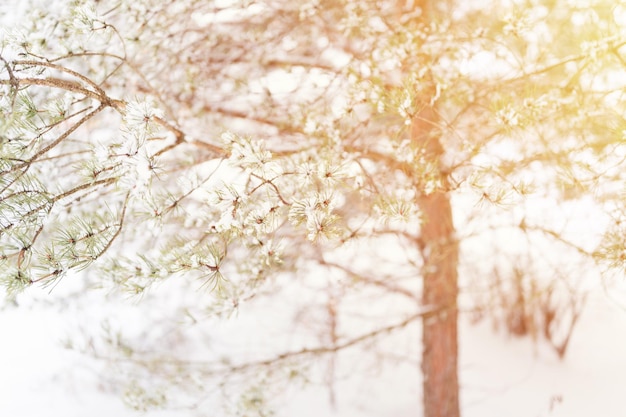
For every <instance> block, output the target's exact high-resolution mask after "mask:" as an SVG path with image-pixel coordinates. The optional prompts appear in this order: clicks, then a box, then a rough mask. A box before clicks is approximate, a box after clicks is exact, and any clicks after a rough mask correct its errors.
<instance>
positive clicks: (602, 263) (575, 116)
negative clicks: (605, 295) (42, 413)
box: [0, 0, 626, 417]
mask: <svg viewBox="0 0 626 417" xmlns="http://www.w3.org/2000/svg"><path fill="white" fill-rule="evenodd" d="M36 3H37V2H33V4H32V5H31V6H29V7H27V10H28V13H27V16H26V17H24V18H22V19H20V20H19V22H18V24H16V25H15V27H13V28H12V29H11V30H9V31H7V33H6V34H5V35H4V38H3V43H2V50H1V53H0V57H1V62H2V70H1V73H0V77H1V78H0V86H1V91H2V96H1V97H0V109H1V111H2V119H0V123H1V125H0V131H1V135H2V147H1V151H0V152H1V155H0V227H1V232H0V245H2V248H1V253H2V257H1V262H2V265H1V268H2V272H1V273H0V274H1V275H0V279H1V280H2V282H3V284H4V286H5V287H6V288H7V291H8V294H9V295H10V296H17V294H18V293H19V292H20V291H22V290H24V289H25V288H27V287H28V286H30V285H32V284H43V285H50V286H55V285H57V284H58V283H59V281H60V280H61V279H62V278H63V277H65V276H67V275H70V276H69V277H68V280H71V279H78V278H77V277H79V276H80V277H84V278H82V279H84V280H85V282H86V283H88V286H89V287H93V286H105V287H106V288H109V289H114V290H116V291H117V290H121V291H124V292H127V293H130V294H135V295H139V296H141V297H142V302H143V303H144V304H145V306H146V309H147V311H150V309H153V308H157V307H156V306H161V307H163V306H164V305H166V304H167V305H170V303H171V304H172V305H173V307H171V309H170V310H167V311H168V312H170V313H171V314H172V315H173V316H175V317H178V319H177V320H178V321H177V320H173V321H172V322H171V323H169V325H168V324H166V322H164V321H163V320H162V318H155V319H154V322H150V324H146V325H145V326H144V328H143V330H141V331H140V332H139V333H140V336H137V337H136V338H135V339H132V338H131V340H127V339H125V338H124V337H123V336H122V335H121V334H118V333H117V332H116V331H115V330H114V329H109V330H110V331H108V330H107V332H106V334H107V337H106V338H105V339H104V341H103V342H102V343H103V344H99V343H96V342H94V341H93V340H92V341H90V342H89V343H87V344H86V346H88V347H89V351H90V353H91V354H93V355H96V356H98V357H102V358H103V359H107V360H109V361H112V362H114V363H116V364H117V365H118V366H119V367H120V369H122V370H123V371H124V372H122V374H123V375H127V376H126V380H127V385H126V386H127V387H128V389H127V390H126V391H125V396H126V399H127V401H128V403H129V404H130V405H132V406H134V407H136V408H139V409H146V408H150V407H161V406H175V405H177V404H178V403H179V402H180V403H183V404H186V405H188V406H189V404H192V405H191V406H193V407H196V408H201V407H204V406H205V405H204V404H205V403H204V401H205V400H204V399H205V398H206V397H207V395H208V394H207V386H209V385H211V384H213V383H214V384H215V385H214V386H216V387H219V390H218V391H219V393H220V394H219V395H218V396H237V398H239V402H238V403H237V405H236V406H232V407H230V408H228V407H229V406H225V407H226V408H227V409H228V412H232V413H238V412H239V413H243V412H244V411H242V410H248V411H247V412H251V411H250V410H257V412H258V414H259V415H266V414H264V413H266V412H267V409H266V408H267V407H269V405H268V404H267V403H266V399H267V398H269V399H271V398H272V396H274V395H278V394H276V393H275V391H274V390H275V389H276V388H275V387H280V386H281V384H284V383H285V381H292V380H293V379H294V378H295V379H298V380H300V381H306V380H308V379H309V378H312V375H316V372H320V369H325V371H324V372H323V373H324V376H323V377H322V379H323V380H324V381H325V382H326V383H327V384H328V387H329V393H330V394H329V398H330V401H331V402H334V401H335V400H336V399H335V390H334V389H333V384H334V382H335V381H336V380H337V378H339V376H338V374H341V373H342V372H343V373H345V372H346V371H345V369H346V368H345V367H342V366H343V365H341V364H342V363H350V360H349V355H350V354H351V353H350V352H352V351H354V350H358V351H359V352H361V353H362V354H363V355H365V356H367V357H369V358H370V359H369V360H370V361H371V362H367V363H368V364H369V365H364V366H365V368H366V369H367V367H368V366H372V364H380V363H384V361H385V360H398V358H399V357H403V358H405V359H404V360H406V361H407V363H411V361H412V360H415V359H417V357H421V360H420V363H421V369H422V372H423V384H422V385H423V391H422V395H423V404H424V415H425V416H426V417H439V416H442V417H443V416H445V417H455V416H458V415H459V414H460V410H459V384H458V369H457V368H458V365H457V355H458V340H457V339H458V336H457V320H458V315H459V313H462V314H463V313H467V314H468V316H469V317H471V318H475V319H480V318H482V317H490V318H491V320H493V322H494V324H495V325H496V326H500V327H502V326H503V327H504V328H505V329H507V330H508V331H509V332H510V333H512V334H516V335H530V336H532V337H534V338H537V339H539V338H544V339H546V340H547V342H548V343H549V344H550V345H552V346H553V347H554V349H555V351H556V353H557V354H558V355H559V356H563V355H564V354H565V352H566V349H567V343H568V341H569V336H570V335H571V331H572V329H573V328H574V326H575V324H576V321H577V318H578V316H579V315H580V312H581V309H582V304H583V301H584V294H582V293H581V291H580V288H582V284H581V283H582V282H583V281H584V279H585V277H586V276H587V275H588V273H590V274H592V275H593V274H597V273H599V272H603V273H605V274H608V275H610V274H615V273H617V274H621V273H623V269H624V259H625V256H626V255H625V253H626V252H625V251H624V245H623V241H624V225H623V223H624V210H625V207H624V198H623V196H624V189H623V180H624V178H623V176H624V174H623V172H624V169H623V168H624V158H625V152H624V151H625V147H624V131H625V130H624V129H625V127H624V120H623V108H622V107H623V105H622V94H623V92H622V90H623V87H624V77H623V74H624V64H625V63H624V59H626V58H624V56H623V55H624V44H625V43H626V38H625V28H624V26H625V25H626V23H625V22H626V9H624V7H623V6H620V5H615V4H613V3H612V2H609V1H589V2H586V3H585V4H584V6H583V5H581V4H580V3H579V2H570V1H565V0H559V1H551V2H548V1H546V2H537V1H522V2H502V3H497V5H496V4H490V5H485V4H482V3H480V2H469V3H467V2H454V1H451V0H450V1H439V2H429V1H427V0H421V1H410V0H407V1H404V2H403V1H398V0H396V1H374V0H371V1H370V0H366V1H359V2H352V1H347V0H346V1H325V0H315V1H300V2H286V1H279V0H276V1H244V2H239V1H208V2H207V1H195V0H179V1H174V2H167V3H166V2H161V1H156V0H153V1H150V0H142V1H106V2H99V1H94V2H90V1H63V0H59V1H57V2H56V3H55V7H45V8H38V7H37V4H36ZM581 204H587V205H588V206H592V207H593V208H594V210H595V211H594V212H595V213H598V219H594V220H597V222H592V221H589V222H586V223H585V224H580V222H579V223H576V224H573V225H572V224H570V223H568V219H570V218H572V217H571V216H573V215H574V214H573V213H574V212H575V211H576V207H580V205H581ZM453 217H454V220H453ZM81 270H85V271H87V272H86V273H84V274H83V275H76V274H73V273H72V271H81ZM583 272H584V273H583ZM459 277H460V279H459ZM156 283H163V284H162V286H161V287H160V288H159V286H155V285H154V284H156ZM164 289H165V290H164ZM164 298H165V299H167V300H168V301H167V302H166V303H165V304H164ZM267 303H271V304H269V305H268V304H267ZM264 306H265V307H264ZM244 311H249V312H264V313H263V315H261V314H260V313H252V314H257V316H256V317H255V320H257V321H258V326H259V328H262V329H263V330H262V332H263V333H265V332H269V331H270V329H274V330H273V333H272V335H271V337H270V335H269V333H268V334H267V335H266V336H267V337H265V336H263V337H261V341H263V340H264V339H265V340H267V343H265V344H263V343H261V342H260V341H258V340H255V342H253V343H252V342H249V343H250V344H251V345H252V344H253V345H254V346H250V349H244V345H245V343H243V344H242V345H238V349H237V350H236V351H233V350H230V351H220V349H219V348H217V347H212V348H210V349H209V348H207V349H205V350H203V349H199V347H202V346H204V347H206V346H208V345H211V344H213V345H214V344H215V342H214V339H215V332H216V331H215V326H216V324H215V323H216V321H219V320H220V319H221V320H224V319H225V318H227V317H231V320H235V319H233V318H232V316H233V313H237V314H238V313H240V312H241V313H242V315H243V314H244V313H243V312H244ZM168 314H169V313H168ZM183 318H184V319H185V320H186V322H185V324H184V325H181V324H180V323H181V321H180V320H183ZM144 319H145V318H144ZM145 320H147V319H145ZM168 326H169V327H168ZM294 329H297V331H295V330H294ZM246 331H247V330H246ZM241 332H244V330H241ZM417 334H421V343H420V342H419V340H418V339H416V338H415V335H417ZM224 337H225V338H228V337H229V336H227V335H224ZM250 337H252V336H250ZM270 339H271V340H270ZM213 345H212V346H213ZM398 346H403V347H402V348H398ZM111 348H112V349H111ZM419 350H421V355H420V353H419ZM399 351H402V354H400V353H398V352H399ZM209 352H210V353H209ZM346 352H347V353H346ZM342 355H344V356H342ZM412 356H417V357H412ZM381 360H382V362H381ZM317 362H320V363H321V365H315V364H316V363H317ZM131 374H132V375H134V377H133V378H131V377H130V376H128V375H131ZM128 381H130V382H128ZM180 381H185V382H184V383H181V382H180ZM209 381H213V382H209ZM215 381H219V382H215ZM234 387H237V388H234ZM270 387H274V388H270ZM228 404H231V403H228ZM233 407H234V408H233Z"/></svg>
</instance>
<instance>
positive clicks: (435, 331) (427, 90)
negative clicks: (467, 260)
mask: <svg viewBox="0 0 626 417" xmlns="http://www.w3.org/2000/svg"><path fill="white" fill-rule="evenodd" d="M430 1H431V0H417V1H416V2H414V3H413V6H414V7H419V8H421V13H420V14H419V16H420V17H419V18H420V20H422V23H423V22H425V21H426V20H427V19H429V17H430V13H429V6H432V4H431V3H430ZM420 91H421V92H420V94H419V96H418V97H416V100H415V102H416V103H415V104H416V108H415V114H414V116H413V118H412V122H411V140H412V141H413V144H414V145H415V146H417V147H418V148H419V149H420V151H421V152H422V155H423V156H424V160H425V161H426V162H427V163H428V164H429V165H430V166H431V167H432V168H433V169H434V170H435V175H436V176H437V177H438V180H439V183H440V184H439V187H438V188H437V189H436V190H435V191H434V192H431V193H427V192H423V190H418V197H417V204H418V206H419V208H420V211H421V213H422V216H423V224H422V225H421V230H420V238H421V240H420V241H421V242H420V249H421V251H422V257H423V259H424V271H423V288H422V303H423V305H424V306H429V307H433V308H434V309H435V310H434V311H435V312H434V313H433V314H429V315H427V316H425V317H424V320H423V330H422V332H423V333H422V346H423V351H422V373H423V377H424V382H423V396H424V398H423V403H424V416H425V417H459V416H460V408H459V379H458V369H457V368H458V364H457V361H458V328H457V317H458V310H457V306H456V303H457V296H458V271H457V265H458V258H459V246H458V242H457V240H456V236H455V228H454V222H453V217H452V207H451V204H450V196H449V194H448V192H447V189H448V179H447V172H446V167H445V166H444V165H443V163H442V156H443V154H444V149H443V146H442V144H441V130H440V128H439V126H440V120H439V116H438V113H437V111H436V109H435V107H434V106H435V104H434V103H433V97H434V95H435V85H434V82H433V80H432V78H428V77H427V79H426V80H424V82H423V83H422V85H421V86H420ZM418 176H419V174H418ZM418 184H419V181H418Z"/></svg>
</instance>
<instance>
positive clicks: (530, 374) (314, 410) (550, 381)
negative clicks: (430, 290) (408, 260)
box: [0, 288, 626, 417]
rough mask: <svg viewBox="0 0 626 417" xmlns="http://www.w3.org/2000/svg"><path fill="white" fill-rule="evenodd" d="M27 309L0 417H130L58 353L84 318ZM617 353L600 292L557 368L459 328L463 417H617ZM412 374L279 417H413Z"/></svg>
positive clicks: (526, 343)
mask: <svg viewBox="0 0 626 417" xmlns="http://www.w3.org/2000/svg"><path fill="white" fill-rule="evenodd" d="M619 292H620V290H616V289H613V291H611V292H610V294H611V296H612V297H613V296H615V295H618V294H619ZM41 296H42V295H41V294H39V295H38V296H37V298H40V297H41ZM28 304H29V302H28V301H27V300H23V301H22V306H20V307H19V308H14V307H10V306H9V307H7V308H5V309H4V310H3V311H2V312H1V313H0V334H2V335H3V340H2V344H1V349H0V370H1V372H0V393H1V395H0V415H2V416H11V417H36V416H42V415H46V416H50V417H54V416H64V417H73V416H76V417H78V416H84V415H91V416H94V417H98V416H111V415H115V416H134V415H136V414H134V413H133V412H131V411H130V410H128V409H126V408H125V407H124V405H123V403H122V401H121V400H120V399H119V398H118V397H116V396H114V395H112V394H109V393H107V392H106V390H105V392H103V391H101V390H100V388H103V387H101V386H100V387H99V385H98V384H99V379H98V373H99V370H101V366H102V365H101V364H99V363H97V362H96V361H94V360H92V359H90V358H87V357H84V356H81V355H80V354H76V353H74V352H71V351H68V350H66V349H64V348H63V344H62V339H63V338H64V336H65V335H66V334H67V332H68V331H71V330H72V329H75V328H76V327H75V325H76V323H78V322H80V321H81V320H80V317H78V316H79V315H81V314H89V313H88V312H79V311H75V310H72V309H66V310H63V311H60V310H59V309H58V308H57V307H53V306H52V305H41V304H40V305H35V306H32V307H28ZM94 308H95V309H98V308H104V307H98V306H95V307H94ZM83 318H84V317H83ZM624 352H626V310H624V309H623V308H622V306H621V305H620V304H619V303H618V302H617V301H615V300H614V299H612V298H611V299H609V298H608V296H607V294H606V293H605V292H604V291H603V290H602V289H600V288H598V289H597V290H595V291H593V292H592V294H591V296H590V297H589V300H588V303H587V308H586V310H585V312H584V314H583V316H582V318H581V321H580V324H579V327H578V328H577V330H576V332H575V334H574V336H573V339H572V342H571V346H570V350H569V352H568V354H567V356H566V358H565V360H563V361H561V360H559V359H558V358H557V357H556V355H555V354H554V353H553V352H552V351H550V350H548V349H547V348H546V346H545V345H542V344H534V343H533V342H532V341H531V340H530V339H528V338H525V339H516V338H511V337H508V336H504V335H502V334H496V333H494V332H493V331H492V329H491V327H490V325H489V324H487V323H483V324H480V325H470V324H468V323H467V322H464V323H463V324H462V327H461V362H460V363H461V365H460V366H461V381H462V387H463V388H462V403H463V415H464V416H465V417H499V416H507V417H518V416H519V417H547V416H554V417H558V416H562V417H587V416H590V415H601V416H603V417H613V416H614V417H620V416H623V415H624V414H623V413H624V411H623V410H624V408H623V401H622V400H623V390H624V386H625V383H626V355H625V354H624ZM416 374H417V372H416V370H415V369H412V368H411V365H403V366H401V367H399V368H397V369H388V370H387V371H386V372H385V373H384V374H382V375H381V376H380V377H378V378H377V379H375V380H374V382H373V383H372V382H371V381H370V382H368V383H366V384H364V383H360V382H359V381H358V380H356V381H355V380H353V381H350V382H348V383H340V384H339V386H338V387H339V390H338V393H337V394H338V396H339V403H340V404H341V405H340V407H339V409H338V410H337V411H336V412H335V413H332V411H331V410H329V409H327V406H325V405H323V404H326V402H327V398H328V392H327V390H326V389H325V388H322V387H319V388H312V389H311V390H309V391H306V392H304V393H302V394H293V395H290V396H289V397H288V401H287V402H286V403H285V404H284V407H282V408H281V409H280V410H278V411H279V415H280V416H284V417H290V416H299V417H307V416H311V417H312V416H319V415H331V413H332V414H334V415H337V416H341V417H357V416H378V417H383V416H389V417H391V416H399V417H403V416H406V417H408V416H415V415H416V414H415V410H416V407H418V408H417V409H419V404H420V399H419V382H418V381H416V380H415V375H416ZM368 397H370V399H371V397H376V401H375V402H374V403H373V404H374V405H373V406H372V408H370V409H363V407H362V404H363V402H362V400H364V399H367V398H368ZM179 413H180V412H179ZM179 413H171V412H170V413H161V412H158V413H157V412H149V413H147V414H144V415H149V416H155V417H156V416H169V415H181V414H179ZM189 415H193V414H189Z"/></svg>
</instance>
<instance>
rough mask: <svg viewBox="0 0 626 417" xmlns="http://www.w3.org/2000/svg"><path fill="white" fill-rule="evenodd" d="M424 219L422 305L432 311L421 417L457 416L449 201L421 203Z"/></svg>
mask: <svg viewBox="0 0 626 417" xmlns="http://www.w3.org/2000/svg"><path fill="white" fill-rule="evenodd" d="M418 204H419V206H420V208H421V210H422V213H423V216H424V224H423V226H422V230H421V238H422V241H423V242H424V245H423V250H422V252H423V257H424V277H423V280H424V283H423V290H422V302H423V304H424V305H425V306H433V307H436V310H435V311H436V312H435V313H434V314H432V315H427V316H425V317H424V320H423V330H422V346H423V351H422V373H423V377H424V383H423V395H424V416H425V417H459V415H460V410H459V380H458V373H457V355H458V344H457V313H458V312H457V309H456V299H457V293H458V286H457V261H458V244H457V242H456V240H455V237H454V224H453V222H452V209H451V206H450V198H449V197H448V195H447V194H446V193H445V192H435V193H433V194H430V195H428V196H424V197H421V198H419V200H418Z"/></svg>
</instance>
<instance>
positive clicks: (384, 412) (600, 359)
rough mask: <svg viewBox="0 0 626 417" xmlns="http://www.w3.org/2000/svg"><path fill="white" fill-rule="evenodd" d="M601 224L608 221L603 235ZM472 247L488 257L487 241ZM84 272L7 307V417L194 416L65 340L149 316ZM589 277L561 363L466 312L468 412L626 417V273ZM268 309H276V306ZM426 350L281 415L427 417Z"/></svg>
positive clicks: (589, 214) (13, 7) (2, 313)
mask: <svg viewBox="0 0 626 417" xmlns="http://www.w3.org/2000/svg"><path fill="white" fill-rule="evenodd" d="M22 4H23V3H22ZM0 9H4V10H2V14H1V15H2V16H3V18H4V19H7V18H11V17H13V18H14V17H15V16H19V15H20V13H22V12H23V10H22V9H21V6H20V2H19V1H9V0H0ZM7 10H10V11H9V12H7ZM456 203H457V212H456V213H455V214H456V218H457V219H460V220H457V221H459V222H462V221H463V212H464V210H463V208H466V207H472V206H473V205H474V204H475V201H469V200H468V201H463V200H459V201H457V202H456ZM533 204H534V206H533ZM545 204H547V203H546V202H545V201H535V202H531V203H530V206H529V207H527V209H529V210H530V211H532V210H535V212H543V210H544V209H545ZM593 212H594V207H592V206H589V205H587V206H581V207H580V210H579V211H578V212H576V213H574V214H573V215H572V216H570V217H569V225H568V226H567V227H569V228H571V230H570V231H571V232H572V233H578V232H579V230H577V228H576V226H577V225H581V224H585V225H588V222H589V219H590V218H595V216H594V214H593ZM554 215H555V216H559V213H554ZM602 228H603V223H602V222H601V221H600V222H598V224H597V230H596V232H597V233H600V232H601V231H602ZM594 238H595V236H590V239H591V240H593V239H594ZM472 245H473V246H472V249H471V250H472V251H477V252H476V253H477V254H478V255H479V256H480V255H481V254H480V247H481V245H480V242H473V243H472ZM476 248H478V249H476ZM482 256H487V254H482ZM81 279H82V277H78V276H74V277H66V278H65V279H64V280H63V281H62V282H61V283H59V285H58V286H56V287H55V288H54V290H53V291H52V292H51V293H49V292H48V290H41V289H37V288H33V289H31V290H29V291H27V292H26V293H25V294H23V295H22V296H20V297H19V298H18V304H17V305H13V304H10V303H8V304H6V305H3V306H2V309H0V335H1V336H0V416H2V417H4V416H7V417H40V416H48V417H56V416H58V417H60V416H63V417H79V416H81V417H82V416H85V415H89V416H92V417H101V416H107V417H108V416H118V417H125V416H136V415H146V416H150V417H160V416H164V417H165V416H181V415H182V416H184V415H193V414H187V412H185V411H181V410H178V411H164V412H147V413H143V414H142V413H136V412H132V411H131V410H129V409H128V408H126V407H125V406H124V404H123V403H122V401H121V399H120V398H119V396H118V395H116V394H115V393H114V392H112V391H114V387H113V389H112V387H110V386H109V385H108V384H107V383H106V381H103V379H102V375H106V372H103V371H104V369H103V367H104V366H105V363H104V362H102V361H98V360H96V359H94V358H91V357H89V356H85V355H81V354H79V353H76V352H74V351H71V350H68V349H65V348H64V342H65V341H66V339H67V338H68V337H70V338H71V337H73V336H75V335H76V332H77V331H78V330H79V329H81V328H85V327H99V326H100V325H101V322H102V321H103V320H104V319H107V318H109V319H111V320H113V321H115V320H118V321H123V322H126V323H127V324H131V325H132V326H136V327H139V328H140V327H141V326H142V324H143V323H142V321H141V318H140V317H141V314H143V313H142V310H141V308H142V307H141V304H140V303H134V302H132V301H124V300H123V299H118V300H111V298H110V297H107V296H106V294H105V293H104V292H97V291H94V292H92V293H91V294H89V295H87V296H85V295H84V294H83V295H81V296H80V297H78V296H75V295H73V294H76V293H77V292H80V291H81V288H82V284H81ZM581 280H582V281H584V282H583V283H582V284H581V285H582V286H583V287H584V288H585V291H586V292H587V293H588V298H587V303H586V307H585V310H584V313H583V315H582V316H581V319H580V322H579V324H578V326H577V328H576V330H575V332H574V335H573V337H572V340H571V342H570V347H569V350H568V353H567V355H566V357H565V358H564V359H563V360H559V359H558V358H557V356H556V354H555V353H554V352H553V351H552V350H550V349H549V348H548V347H547V346H546V345H545V344H542V343H540V342H539V343H533V341H532V340H531V339H530V338H513V337H509V336H506V335H505V334H503V333H502V332H499V333H498V332H494V331H493V329H492V328H491V325H490V323H489V322H487V321H484V322H481V323H480V324H477V325H476V324H471V323H469V320H468V319H467V318H466V317H463V318H462V319H461V320H460V362H459V363H460V380H461V386H462V391H461V401H462V415H463V416H464V417H501V416H506V417H547V416H553V417H588V416H602V417H622V416H626V406H625V405H624V404H625V403H624V398H625V396H626V309H625V308H624V307H625V306H626V285H624V282H620V279H617V280H615V282H607V281H602V279H601V278H600V276H599V275H590V276H585V277H582V278H581ZM267 308H268V309H269V310H268V311H267V313H268V314H270V315H271V314H275V313H276V312H275V311H271V307H269V306H268V307H267ZM255 314H258V313H255ZM236 320H239V321H241V322H242V323H244V324H245V323H246V322H247V323H251V322H252V323H253V322H254V320H255V317H253V316H252V315H251V312H249V311H247V312H246V311H242V313H241V314H240V316H238V317H237V318H236ZM417 331H419V329H416V332H417ZM250 337H252V335H250ZM245 339H246V335H241V334H232V335H230V336H229V337H228V340H229V342H230V343H231V344H235V345H236V343H237V341H242V343H243V341H244V340H245ZM415 340H416V341H418V340H419V337H418V334H416V337H415ZM415 351H416V352H419V346H416V347H415ZM418 359H419V356H417V357H416V358H415V360H414V361H411V362H410V363H403V364H398V365H396V366H393V367H387V368H384V369H383V370H382V371H381V373H380V374H378V375H376V376H375V377H369V378H367V379H362V380H360V379H359V378H358V377H355V378H352V379H346V380H341V381H339V382H338V383H337V386H336V391H337V395H338V404H339V407H337V409H333V408H331V407H329V405H328V401H327V399H328V391H327V389H326V388H325V387H323V386H319V387H311V388H310V389H307V390H305V391H303V392H296V391H294V392H290V393H288V395H287V398H286V400H285V401H284V403H283V404H282V406H281V407H280V408H279V409H278V410H277V416H278V417H296V416H297V417H308V416H311V417H313V416H315V417H318V416H340V417H366V416H367V417H373V416H377V417H392V416H393V417H409V416H411V417H415V416H419V414H420V410H421V398H420V397H419V396H420V391H421V389H420V384H421V380H420V378H421V377H420V374H419V363H418ZM353 360H355V361H358V358H353Z"/></svg>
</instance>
